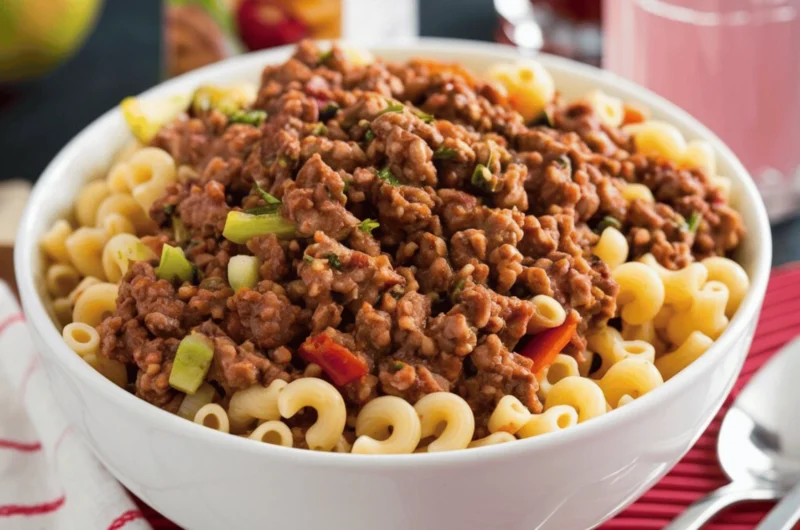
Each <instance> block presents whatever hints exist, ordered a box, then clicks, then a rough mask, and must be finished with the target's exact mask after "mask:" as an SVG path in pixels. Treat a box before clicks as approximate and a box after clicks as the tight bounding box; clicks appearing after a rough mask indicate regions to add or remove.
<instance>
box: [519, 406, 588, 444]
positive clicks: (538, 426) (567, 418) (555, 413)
mask: <svg viewBox="0 0 800 530" xmlns="http://www.w3.org/2000/svg"><path fill="white" fill-rule="evenodd" d="M577 423H578V412H577V411H576V410H575V409H574V408H572V407H571V406H569V405H556V406H554V407H552V408H550V409H548V410H546V411H544V412H542V413H541V414H534V415H533V416H531V418H530V419H529V420H528V421H527V422H526V423H525V425H523V426H522V428H521V429H520V430H519V431H517V437H518V438H530V437H532V436H539V435H541V434H547V433H550V432H556V431H561V430H563V429H567V428H569V427H572V426H573V425H576V424H577Z"/></svg>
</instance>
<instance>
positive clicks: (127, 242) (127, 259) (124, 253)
mask: <svg viewBox="0 0 800 530" xmlns="http://www.w3.org/2000/svg"><path fill="white" fill-rule="evenodd" d="M156 257H157V256H156V255H155V253H154V252H153V251H152V250H151V249H150V247H148V246H147V245H145V244H144V243H142V240H141V239H139V238H138V237H136V236H134V235H133V234H117V235H115V236H114V237H112V238H111V239H110V240H109V241H108V243H106V246H105V247H104V248H103V255H102V263H103V271H104V272H105V275H106V278H107V279H108V281H110V282H112V283H117V282H119V281H120V280H121V279H122V277H123V276H125V273H126V272H128V267H129V266H130V264H131V262H135V261H146V260H151V259H156Z"/></svg>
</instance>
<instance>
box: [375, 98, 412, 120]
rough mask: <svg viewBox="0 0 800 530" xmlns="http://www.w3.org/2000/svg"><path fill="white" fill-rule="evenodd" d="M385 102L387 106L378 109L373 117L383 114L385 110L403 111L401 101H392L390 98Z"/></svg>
mask: <svg viewBox="0 0 800 530" xmlns="http://www.w3.org/2000/svg"><path fill="white" fill-rule="evenodd" d="M386 104H387V105H388V107H386V108H385V109H383V110H382V111H380V112H379V113H378V114H377V115H376V116H375V117H376V118H377V117H378V116H383V115H384V114H386V113H387V112H403V109H404V108H405V106H404V105H403V104H402V103H397V102H396V101H392V100H391V99H387V100H386Z"/></svg>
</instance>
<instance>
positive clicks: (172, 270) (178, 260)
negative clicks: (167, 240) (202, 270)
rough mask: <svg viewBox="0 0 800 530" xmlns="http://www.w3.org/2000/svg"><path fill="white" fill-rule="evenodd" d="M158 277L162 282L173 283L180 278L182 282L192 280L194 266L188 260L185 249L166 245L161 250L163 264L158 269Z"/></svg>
mask: <svg viewBox="0 0 800 530" xmlns="http://www.w3.org/2000/svg"><path fill="white" fill-rule="evenodd" d="M156 276H158V277H159V278H161V279H162V280H168V281H172V280H174V279H175V278H178V279H179V280H181V281H182V282H188V281H191V280H192V277H193V276H194V266H193V265H192V263H191V262H190V261H189V260H188V259H186V256H185V255H184V254H183V249H181V248H180V247H171V246H169V245H164V248H163V249H162V250H161V262H160V263H159V264H158V269H156Z"/></svg>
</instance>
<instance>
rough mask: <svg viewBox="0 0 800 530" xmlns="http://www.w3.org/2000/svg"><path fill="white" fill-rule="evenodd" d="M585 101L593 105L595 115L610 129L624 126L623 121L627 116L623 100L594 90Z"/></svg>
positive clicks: (585, 97)
mask: <svg viewBox="0 0 800 530" xmlns="http://www.w3.org/2000/svg"><path fill="white" fill-rule="evenodd" d="M583 99H584V101H586V102H587V103H588V104H589V105H591V107H592V109H593V110H594V112H595V115H597V117H598V118H599V119H600V121H601V122H603V123H604V124H605V125H608V126H609V127H619V126H620V125H622V119H623V118H624V116H625V111H624V109H623V108H622V100H621V99H619V98H615V97H613V96H609V95H608V94H606V93H605V92H603V91H602V90H592V91H591V92H589V93H588V94H587V95H586V96H584V98H583Z"/></svg>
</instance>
